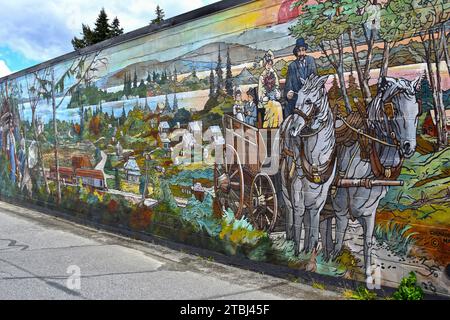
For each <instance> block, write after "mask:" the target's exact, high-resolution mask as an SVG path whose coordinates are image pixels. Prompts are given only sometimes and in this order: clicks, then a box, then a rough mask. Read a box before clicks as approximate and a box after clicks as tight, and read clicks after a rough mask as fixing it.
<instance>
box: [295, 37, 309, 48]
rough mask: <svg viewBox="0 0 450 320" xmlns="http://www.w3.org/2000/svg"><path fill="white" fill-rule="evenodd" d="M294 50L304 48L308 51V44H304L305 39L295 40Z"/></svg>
mask: <svg viewBox="0 0 450 320" xmlns="http://www.w3.org/2000/svg"><path fill="white" fill-rule="evenodd" d="M295 48H296V49H298V48H305V49H306V50H308V44H307V43H306V41H305V39H303V38H299V39H297V42H296V43H295Z"/></svg>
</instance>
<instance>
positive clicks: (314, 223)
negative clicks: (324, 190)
mask: <svg viewBox="0 0 450 320" xmlns="http://www.w3.org/2000/svg"><path fill="white" fill-rule="evenodd" d="M307 213H308V217H309V219H308V222H309V223H308V225H305V228H307V229H308V230H309V237H308V245H307V246H306V250H307V251H308V252H312V251H313V250H314V249H317V245H318V244H319V225H320V208H312V209H308V212H307Z"/></svg>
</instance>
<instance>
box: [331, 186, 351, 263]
mask: <svg viewBox="0 0 450 320" xmlns="http://www.w3.org/2000/svg"><path fill="white" fill-rule="evenodd" d="M332 204H333V210H334V212H335V216H336V236H335V237H336V243H335V245H334V249H333V251H332V252H331V258H332V259H336V258H337V257H338V256H339V254H340V253H341V251H342V246H343V244H344V237H345V233H346V231H347V226H348V214H349V205H350V203H349V201H348V194H347V191H346V190H344V189H341V188H338V191H337V194H336V197H335V198H333V200H332Z"/></svg>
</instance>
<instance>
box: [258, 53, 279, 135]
mask: <svg viewBox="0 0 450 320" xmlns="http://www.w3.org/2000/svg"><path fill="white" fill-rule="evenodd" d="M273 60H274V55H273V53H272V51H270V50H269V51H268V52H267V53H266V54H265V56H264V58H263V61H262V63H263V66H264V71H263V72H262V74H261V76H260V77H259V86H258V96H259V101H260V103H261V105H262V106H263V107H264V109H265V115H264V122H263V128H277V127H279V126H280V124H281V122H283V108H282V107H281V104H280V103H279V102H278V100H279V99H280V98H281V91H280V82H279V80H278V76H277V73H276V72H275V70H273Z"/></svg>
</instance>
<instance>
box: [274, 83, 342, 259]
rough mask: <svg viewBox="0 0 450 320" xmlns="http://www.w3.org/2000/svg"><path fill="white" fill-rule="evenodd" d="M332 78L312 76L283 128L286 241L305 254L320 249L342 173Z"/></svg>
mask: <svg viewBox="0 0 450 320" xmlns="http://www.w3.org/2000/svg"><path fill="white" fill-rule="evenodd" d="M327 80H328V76H323V77H319V76H316V75H311V76H310V77H309V78H308V79H307V80H306V81H304V83H303V87H302V88H301V90H300V91H299V92H298V99H297V104H296V107H295V109H294V112H293V114H292V115H291V116H289V117H288V118H286V119H285V121H284V122H283V124H282V126H281V128H280V129H281V130H280V132H281V135H282V143H281V144H282V145H281V146H280V147H281V148H282V150H281V153H282V154H283V155H284V157H283V161H282V162H281V173H282V174H281V175H282V178H281V180H282V190H283V200H284V202H285V208H286V211H287V221H286V227H287V230H286V237H287V239H288V240H291V239H293V240H294V241H295V253H296V254H298V253H299V252H300V248H301V245H300V242H301V234H302V228H303V226H304V228H305V230H304V231H305V237H304V239H305V240H304V247H303V250H304V251H307V252H312V251H313V250H317V246H318V242H319V232H320V230H319V224H320V213H321V211H322V209H323V207H324V205H325V202H326V199H327V195H328V191H329V188H330V186H331V184H332V182H333V180H334V177H335V171H336V161H335V158H336V148H335V143H336V139H335V129H334V116H333V113H332V110H331V109H330V106H329V102H328V96H327V93H326V90H325V83H326V81H327Z"/></svg>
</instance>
